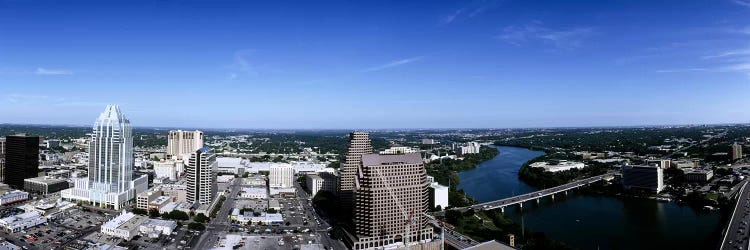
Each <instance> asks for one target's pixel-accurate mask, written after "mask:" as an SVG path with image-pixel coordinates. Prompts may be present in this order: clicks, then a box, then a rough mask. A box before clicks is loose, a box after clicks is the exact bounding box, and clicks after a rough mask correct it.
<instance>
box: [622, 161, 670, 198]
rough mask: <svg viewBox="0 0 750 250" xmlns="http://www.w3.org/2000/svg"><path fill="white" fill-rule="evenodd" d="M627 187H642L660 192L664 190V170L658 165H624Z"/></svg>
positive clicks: (623, 183)
mask: <svg viewBox="0 0 750 250" xmlns="http://www.w3.org/2000/svg"><path fill="white" fill-rule="evenodd" d="M622 185H623V187H625V189H642V190H649V191H653V192H655V193H659V192H661V191H662V190H664V170H663V169H662V168H661V167H658V166H648V165H637V166H633V165H625V166H623V167H622Z"/></svg>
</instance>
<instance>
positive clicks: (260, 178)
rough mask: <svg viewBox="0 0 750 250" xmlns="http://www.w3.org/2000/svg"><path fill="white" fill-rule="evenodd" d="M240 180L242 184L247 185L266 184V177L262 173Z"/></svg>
mask: <svg viewBox="0 0 750 250" xmlns="http://www.w3.org/2000/svg"><path fill="white" fill-rule="evenodd" d="M242 180H243V184H244V185H247V186H266V177H265V176H264V175H254V176H250V177H247V178H243V179H242Z"/></svg>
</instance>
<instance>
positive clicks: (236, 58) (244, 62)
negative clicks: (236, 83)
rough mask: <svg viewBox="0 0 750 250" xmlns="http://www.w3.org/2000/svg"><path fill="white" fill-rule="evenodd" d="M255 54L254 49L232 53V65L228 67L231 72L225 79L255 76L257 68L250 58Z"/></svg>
mask: <svg viewBox="0 0 750 250" xmlns="http://www.w3.org/2000/svg"><path fill="white" fill-rule="evenodd" d="M255 53H256V50H254V49H243V50H238V51H236V52H234V55H233V57H232V64H231V65H230V66H229V69H230V70H231V71H232V72H230V73H229V75H228V76H227V79H229V80H235V79H237V78H239V77H240V75H249V76H257V75H258V67H257V66H256V65H255V64H254V63H253V62H252V57H253V56H254V55H255Z"/></svg>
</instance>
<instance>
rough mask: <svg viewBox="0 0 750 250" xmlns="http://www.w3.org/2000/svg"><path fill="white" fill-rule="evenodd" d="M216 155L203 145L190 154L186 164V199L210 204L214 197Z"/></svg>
mask: <svg viewBox="0 0 750 250" xmlns="http://www.w3.org/2000/svg"><path fill="white" fill-rule="evenodd" d="M216 171H217V169H216V155H215V154H214V153H213V151H212V150H211V149H210V148H208V147H203V148H201V149H199V150H197V151H195V152H193V153H192V154H191V155H190V160H189V162H188V166H187V201H188V202H190V203H196V202H197V203H200V204H210V203H211V202H212V201H213V199H214V198H216V191H217V187H216Z"/></svg>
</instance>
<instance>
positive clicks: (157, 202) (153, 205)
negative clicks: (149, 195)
mask: <svg viewBox="0 0 750 250" xmlns="http://www.w3.org/2000/svg"><path fill="white" fill-rule="evenodd" d="M170 202H172V197H169V196H159V197H156V199H154V200H153V201H151V202H149V203H148V209H149V210H151V209H156V210H160V209H161V208H163V207H164V206H165V205H167V204H169V203H170Z"/></svg>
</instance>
